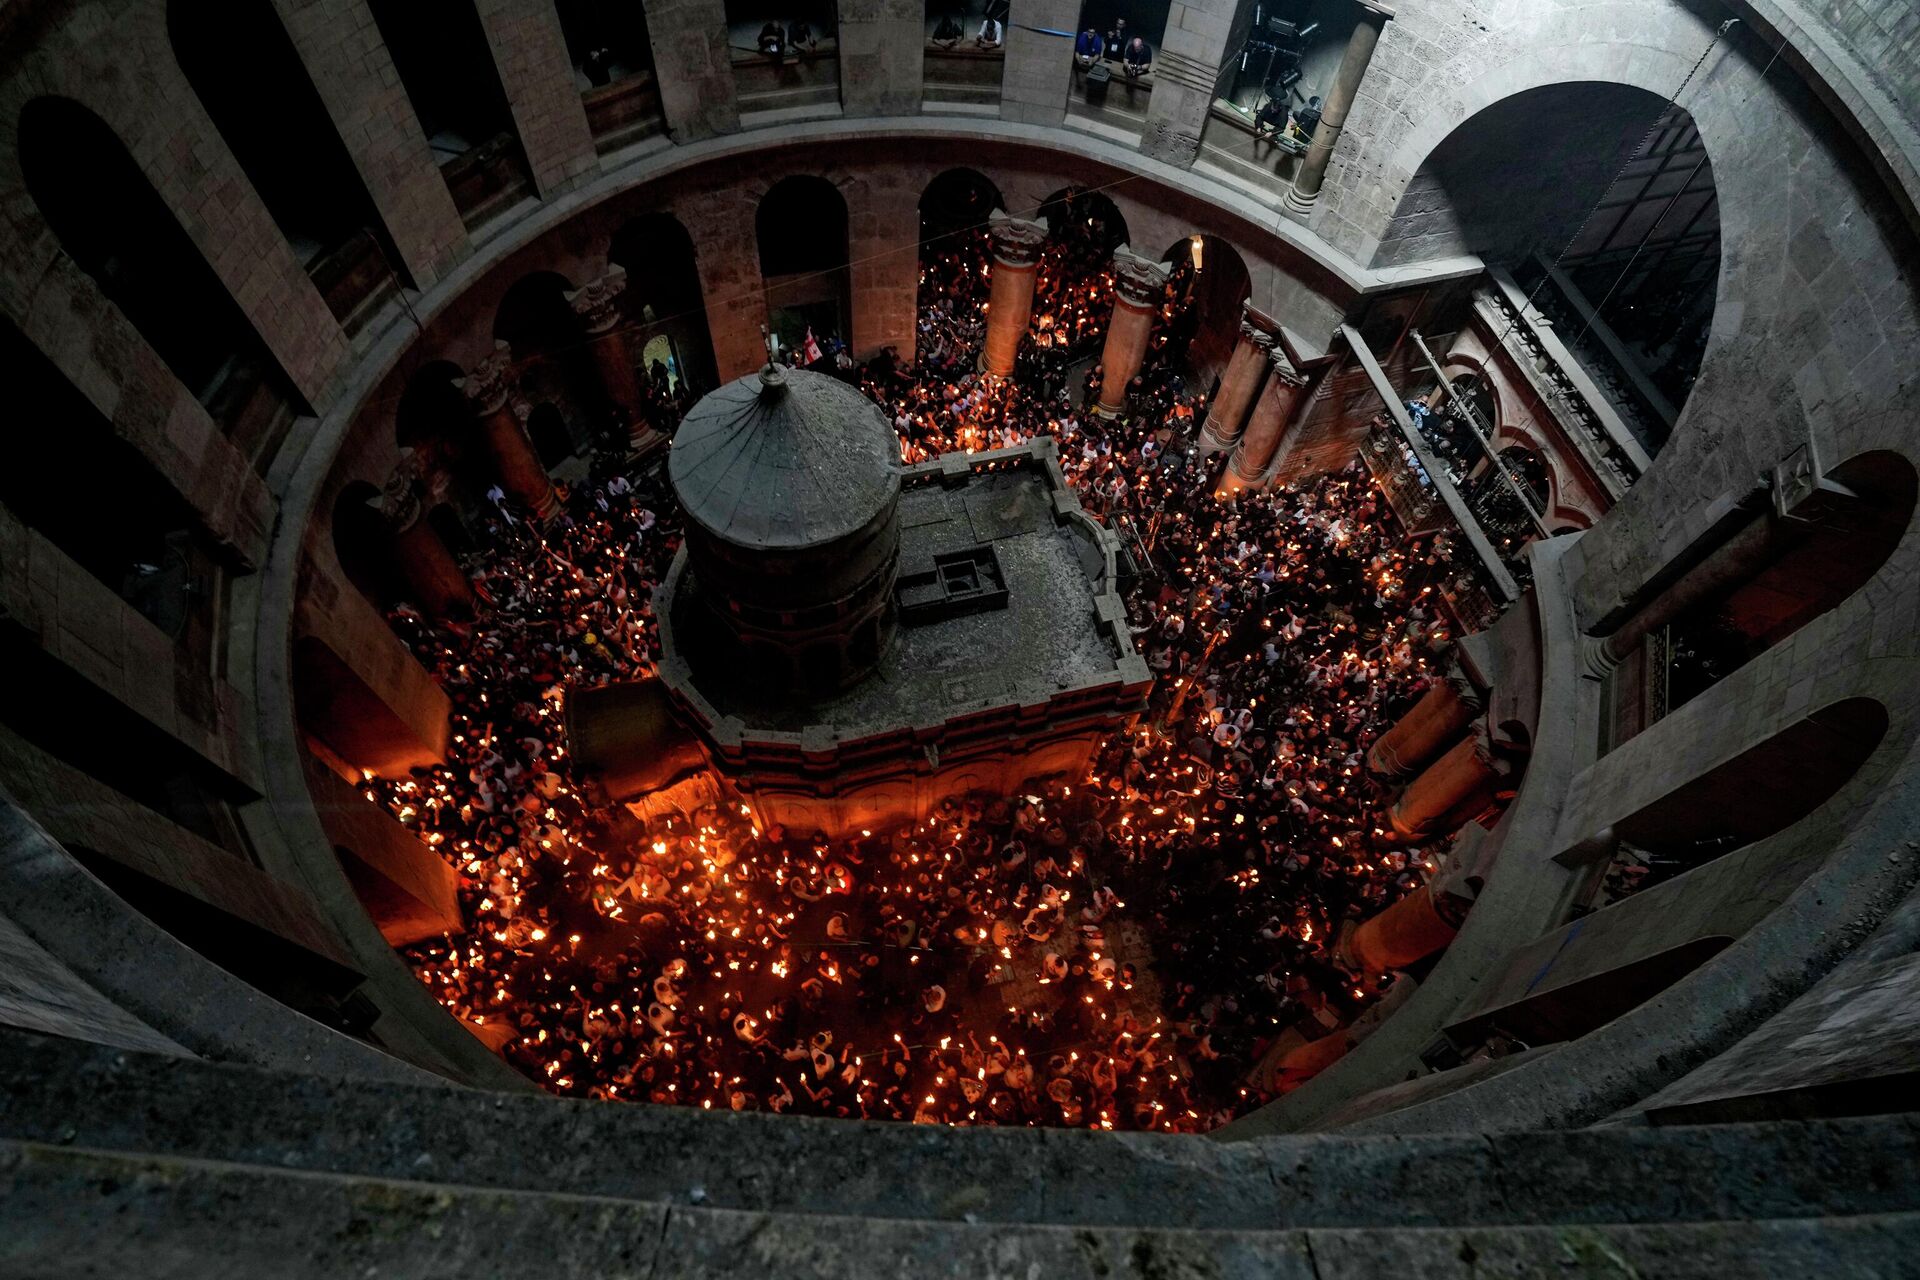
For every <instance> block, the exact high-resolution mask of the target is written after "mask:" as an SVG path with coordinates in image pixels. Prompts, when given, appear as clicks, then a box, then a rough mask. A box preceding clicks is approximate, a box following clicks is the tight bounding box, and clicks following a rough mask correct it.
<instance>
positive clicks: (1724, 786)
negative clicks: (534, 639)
mask: <svg viewBox="0 0 1920 1280" xmlns="http://www.w3.org/2000/svg"><path fill="white" fill-rule="evenodd" d="M1888 728H1889V717H1888V714H1887V709H1886V707H1885V706H1884V705H1883V704H1882V703H1881V702H1880V701H1879V700H1878V699H1877V698H1873V697H1851V698H1845V699H1842V700H1840V701H1838V702H1835V703H1831V704H1829V705H1827V706H1824V707H1821V708H1820V709H1818V710H1816V711H1813V712H1811V713H1809V714H1807V715H1805V716H1804V717H1800V718H1797V719H1792V720H1789V721H1788V722H1787V723H1785V724H1782V725H1780V726H1778V727H1777V728H1776V729H1775V730H1774V731H1773V732H1772V733H1769V734H1768V735H1766V736H1765V737H1764V738H1762V739H1761V740H1760V741H1758V742H1755V743H1752V744H1751V745H1749V746H1746V747H1745V748H1744V749H1742V750H1739V751H1737V752H1736V753H1734V754H1732V755H1730V756H1728V757H1726V758H1725V759H1722V760H1721V761H1719V762H1718V763H1716V764H1714V765H1712V766H1711V767H1709V768H1706V769H1703V770H1701V771H1699V772H1697V773H1695V774H1694V775H1693V776H1691V777H1687V778H1685V780H1683V781H1679V782H1676V783H1673V784H1671V785H1657V786H1652V787H1647V786H1642V787H1641V788H1639V789H1638V790H1637V791H1636V792H1635V793H1634V795H1633V797H1632V798H1631V799H1627V800H1626V801H1625V804H1626V805H1627V806H1629V809H1628V812H1627V813H1626V814H1625V816H1623V817H1619V818H1617V819H1614V820H1612V821H1610V822H1609V823H1608V824H1607V826H1606V827H1605V829H1604V830H1603V831H1600V832H1598V833H1595V834H1593V835H1590V836H1588V837H1586V838H1584V839H1583V844H1589V845H1591V844H1600V845H1603V846H1604V847H1605V848H1607V849H1608V850H1609V856H1607V857H1606V858H1604V859H1602V860H1600V861H1598V862H1595V863H1594V864H1593V866H1592V868H1591V870H1590V872H1589V874H1588V876H1587V878H1586V882H1585V888H1584V896H1585V899H1586V901H1587V903H1589V904H1591V903H1593V902H1594V901H1595V899H1596V898H1603V897H1604V896H1605V895H1607V894H1609V893H1610V892H1611V893H1614V894H1616V895H1617V896H1613V897H1612V898H1611V900H1610V901H1605V902H1604V905H1601V906H1600V907H1599V909H1598V910H1595V911H1592V912H1591V914H1587V915H1584V916H1582V917H1581V918H1580V919H1578V920H1575V921H1573V922H1572V923H1571V924H1568V925H1564V926H1562V927H1560V928H1558V929H1555V930H1552V931H1550V932H1549V933H1547V934H1545V935H1543V936H1542V937H1541V938H1539V939H1536V940H1535V941H1533V942H1532V943H1529V944H1527V945H1526V946H1524V947H1521V948H1519V949H1517V950H1516V951H1515V952H1514V953H1513V954H1512V955H1511V956H1510V957H1509V958H1508V960H1507V962H1506V963H1505V964H1504V965H1503V966H1502V970H1501V974H1500V976H1498V977H1496V979H1495V980H1494V981H1493V982H1492V983H1491V984H1490V985H1489V988H1488V990H1489V995H1488V997H1487V998H1486V999H1485V1000H1484V1001H1483V1002H1482V1003H1481V1004H1480V1005H1479V1006H1478V1007H1476V1008H1475V1009H1474V1010H1472V1011H1471V1012H1469V1013H1467V1014H1466V1015H1465V1016H1464V1017H1462V1018H1460V1019H1459V1020H1458V1021H1456V1022H1455V1023H1454V1024H1453V1025H1451V1026H1450V1027H1449V1028H1448V1034H1449V1035H1450V1036H1451V1037H1454V1038H1455V1039H1456V1040H1457V1041H1461V1042H1465V1041H1468V1040H1471V1039H1473V1038H1475V1037H1477V1036H1481V1035H1484V1034H1486V1033H1487V1032H1489V1031H1493V1030H1498V1031H1499V1032H1501V1033H1504V1034H1507V1035H1511V1036H1514V1037H1516V1038H1517V1039H1519V1040H1520V1041H1521V1042H1522V1043H1525V1044H1529V1045H1537V1044H1543V1043H1554V1042H1560V1041H1566V1040H1572V1039H1577V1038H1578V1037H1580V1036H1582V1035H1584V1034H1586V1033H1587V1032H1589V1031H1592V1030H1594V1029H1596V1028H1598V1027H1600V1026H1602V1025H1604V1024H1606V1023H1608V1022H1611V1021H1613V1020H1614V1019H1615V1018H1618V1017H1620V1016H1621V1015H1623V1014H1626V1013H1628V1012H1630V1011H1632V1010H1633V1009H1636V1008H1638V1007H1639V1006H1641V1005H1643V1004H1645V1003H1647V1002H1648V1001H1650V1000H1652V999H1653V998H1654V997H1656V996H1658V995H1660V994H1661V993H1662V992H1664V991H1665V990H1667V989H1668V988H1669V987H1671V986H1673V985H1674V984H1676V983H1678V982H1680V981H1681V980H1682V979H1684V978H1685V977H1687V976H1688V975H1689V974H1690V973H1692V972H1694V971H1695V970H1696V969H1699V968H1700V967H1702V966H1703V965H1705V964H1706V963H1707V962H1708V961H1709V960H1711V959H1713V957H1714V956H1716V955H1718V954H1719V953H1720V952H1721V951H1723V950H1724V949H1726V948H1727V947H1728V946H1730V945H1732V944H1733V943H1734V942H1735V941H1737V940H1738V939H1739V938H1740V937H1741V936H1743V935H1744V934H1745V933H1746V932H1747V931H1748V930H1750V929H1752V928H1753V927H1755V926H1756V925H1758V924H1759V923H1760V921H1761V920H1762V919H1763V918H1764V917H1765V915H1767V914H1768V913H1769V912H1770V911H1771V910H1772V908H1773V907H1774V906H1775V905H1777V904H1778V903H1779V902H1782V901H1784V900H1785V899H1786V898H1787V897H1788V896H1789V895H1790V894H1791V893H1792V891H1793V889H1794V887H1795V886H1797V885H1798V884H1800V883H1802V882H1803V881H1805V880H1807V879H1808V878H1809V877H1810V876H1812V875H1813V874H1814V873H1815V872H1816V871H1817V870H1818V866H1819V864H1818V861H1817V860H1809V859H1807V858H1804V857H1801V858H1792V857H1787V858H1785V859H1782V858H1781V857H1780V856H1779V855H1778V854H1774V855H1773V856H1772V857H1771V858H1769V856H1768V847H1767V843H1766V842H1769V841H1774V840H1776V838H1777V839H1778V840H1779V841H1781V842H1784V843H1786V844H1787V846H1788V851H1789V852H1790V842H1791V839H1792V834H1793V832H1794V830H1795V828H1797V827H1798V826H1799V825H1800V824H1801V823H1803V822H1805V821H1807V820H1808V819H1809V818H1810V817H1811V816H1812V815H1814V814H1815V813H1816V812H1817V811H1819V810H1820V809H1822V808H1823V807H1825V806H1827V805H1828V804H1830V803H1833V802H1835V800H1836V798H1837V797H1839V796H1840V795H1841V793H1842V792H1843V791H1845V790H1846V789H1847V787H1848V784H1849V783H1851V782H1852V781H1853V780H1854V778H1855V777H1856V775H1858V774H1859V773H1860V771H1861V770H1862V768H1863V767H1865V766H1866V765H1867V762H1868V761H1869V760H1870V759H1872V758H1873V757H1874V755H1875V753H1876V752H1878V751H1879V749H1880V746H1881V744H1882V743H1883V742H1884V741H1885V739H1886V737H1887V732H1888ZM1586 798H1587V799H1589V800H1590V799H1591V797H1586ZM1586 812H1591V813H1601V812H1604V810H1603V809H1602V808H1601V807H1600V806H1597V805H1590V806H1589V810H1587V811H1583V814H1581V815H1576V817H1575V821H1576V824H1577V823H1578V822H1579V819H1580V818H1581V817H1583V816H1585V813H1586ZM1596 820H1597V819H1596ZM1586 825H1591V821H1589V822H1588V823H1587V824H1586ZM1574 829H1578V827H1577V826H1576V827H1575V828H1574ZM1563 856H1566V855H1563ZM1756 857H1757V858H1759V859H1760V861H1753V859H1754V858H1756ZM1741 862H1753V865H1752V866H1744V867H1743V866H1742V865H1740V864H1741ZM1768 862H1772V863H1774V864H1777V865H1773V866H1772V867H1771V871H1770V873H1769V874H1767V875H1765V876H1764V877H1763V876H1760V875H1758V871H1759V869H1760V867H1761V866H1762V865H1764V864H1766V863H1768ZM1743 871H1744V872H1745V873H1746V876H1745V877H1743V876H1742V875H1741V874H1740V873H1741V872H1743ZM1747 877H1751V878H1752V879H1754V880H1756V881H1759V882H1761V883H1762V884H1763V885H1764V888H1763V889H1762V888H1761V887H1760V885H1758V884H1756V885H1754V886H1749V889H1748V891H1747V892H1745V893H1742V892H1741V891H1740V888H1739V882H1740V881H1741V880H1742V879H1743V878H1747ZM1628 880H1631V884H1630V885H1629V884H1627V883H1626V882H1627V881H1628ZM1643 894H1644V895H1646V896H1645V897H1642V896H1641V895H1643ZM1690 898H1691V899H1694V901H1693V903H1692V904H1691V905H1690V906H1689V905H1686V904H1687V903H1688V901H1689V899H1690Z"/></svg>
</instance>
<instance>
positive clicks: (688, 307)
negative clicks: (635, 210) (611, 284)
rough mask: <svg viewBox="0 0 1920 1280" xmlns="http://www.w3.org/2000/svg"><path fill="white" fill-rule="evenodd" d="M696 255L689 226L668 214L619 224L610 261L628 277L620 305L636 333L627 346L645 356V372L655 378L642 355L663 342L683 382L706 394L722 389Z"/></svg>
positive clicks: (646, 215)
mask: <svg viewBox="0 0 1920 1280" xmlns="http://www.w3.org/2000/svg"><path fill="white" fill-rule="evenodd" d="M698 255H699V251H698V249H697V247H696V246H695V245H694V242H693V236H692V235H691V234H690V233H689V232H688V231H687V228H686V224H685V223H683V222H681V221H680V219H679V218H676V217H675V216H674V215H673V214H671V213H668V212H666V211H664V210H654V211H651V212H647V213H642V214H638V215H636V216H635V217H632V218H629V219H628V220H627V221H625V222H623V223H621V224H620V226H619V227H618V228H617V229H616V230H615V231H614V233H613V238H612V240H611V242H610V243H609V244H608V247H607V261H608V262H609V263H611V264H612V265H614V266H617V267H623V268H625V270H626V273H627V289H626V292H625V293H623V294H621V295H620V302H619V305H620V308H621V313H622V314H623V315H624V316H625V317H626V320H627V322H628V323H629V324H631V325H633V326H634V328H635V330H636V332H635V333H634V334H633V336H632V338H631V339H630V340H629V343H628V346H629V348H630V349H631V350H634V351H638V352H641V353H643V355H642V365H641V372H642V373H643V374H645V375H648V376H649V377H650V376H651V373H652V371H651V367H650V365H649V364H648V362H647V361H646V360H645V357H644V352H645V350H646V348H647V347H648V345H649V344H650V343H652V342H653V341H654V340H655V339H656V338H661V337H664V338H666V339H667V340H668V341H669V343H670V345H671V347H672V350H673V353H674V354H675V355H676V356H677V357H678V358H679V360H680V365H681V367H680V369H679V370H678V372H679V375H680V377H681V378H682V379H684V380H685V381H686V382H687V383H688V384H689V385H690V386H691V387H693V388H695V389H699V390H707V389H710V388H712V387H716V386H718V385H719V383H720V373H719V366H718V363H717V361H716V359H715V357H714V351H713V333H712V331H711V330H710V329H709V328H708V326H707V308H706V293H705V289H704V287H703V286H702V284H701V282H700V264H699V256H698ZM670 372H671V371H670Z"/></svg>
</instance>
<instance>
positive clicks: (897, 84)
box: [836, 0, 927, 116]
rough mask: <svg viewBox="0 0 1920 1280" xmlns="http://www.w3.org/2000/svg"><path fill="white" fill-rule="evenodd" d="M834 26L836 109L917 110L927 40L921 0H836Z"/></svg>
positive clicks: (857, 112) (871, 112) (868, 112)
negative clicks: (837, 69) (837, 51)
mask: <svg viewBox="0 0 1920 1280" xmlns="http://www.w3.org/2000/svg"><path fill="white" fill-rule="evenodd" d="M836 30H837V32H838V42H839V49H840V106H841V110H842V113H843V114H845V115H847V116H905V115H914V114H917V113H918V112H919V110H920V82H921V68H922V66H923V65H924V64H925V62H926V45H927V27H926V6H925V5H924V4H922V3H921V0H840V3H839V23H838V26H837V28H836Z"/></svg>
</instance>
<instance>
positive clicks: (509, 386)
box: [458, 342, 560, 521]
mask: <svg viewBox="0 0 1920 1280" xmlns="http://www.w3.org/2000/svg"><path fill="white" fill-rule="evenodd" d="M493 346H494V351H493V354H492V355H490V356H488V357H487V358H486V359H485V360H482V361H481V362H480V363H479V364H478V365H477V366H475V368H474V370H473V372H472V373H471V374H469V375H468V376H466V377H464V378H461V379H460V380H459V383H458V385H459V387H460V389H461V390H462V391H464V392H466V395H467V399H468V400H469V401H470V402H471V403H472V404H473V412H474V416H475V418H477V419H478V420H479V423H480V439H481V441H482V443H483V444H485V446H486V449H487V455H488V456H489V457H490V458H492V460H493V470H494V475H495V476H496V477H497V478H498V479H499V481H500V487H501V489H503V490H505V491H506V494H507V496H508V497H510V498H512V499H513V500H514V501H515V502H517V503H519V504H520V505H521V506H523V507H526V508H528V509H529V510H531V511H532V512H533V514H534V516H535V517H536V518H538V519H540V520H542V521H545V520H551V519H553V517H554V516H555V514H557V513H558V512H559V510H560V499H559V497H558V496H557V495H555V493H554V491H553V481H552V479H551V478H550V477H548V475H547V469H546V467H545V466H544V465H542V464H541V462H540V455H539V453H537V452H536V451H535V450H534V447H533V440H532V438H531V437H529V436H528V435H527V416H528V415H529V414H530V413H532V411H533V410H532V406H530V405H528V404H527V403H526V402H524V401H515V400H514V399H513V395H512V391H513V359H512V352H511V351H509V350H508V348H507V344H506V343H504V342H496V343H494V344H493Z"/></svg>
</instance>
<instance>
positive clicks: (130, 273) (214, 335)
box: [19, 97, 304, 452]
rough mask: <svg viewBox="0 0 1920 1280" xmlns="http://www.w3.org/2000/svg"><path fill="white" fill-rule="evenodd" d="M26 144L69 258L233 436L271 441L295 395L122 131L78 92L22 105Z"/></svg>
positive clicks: (49, 219)
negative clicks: (79, 99)
mask: <svg viewBox="0 0 1920 1280" xmlns="http://www.w3.org/2000/svg"><path fill="white" fill-rule="evenodd" d="M19 149H20V167H21V172H22V176H23V178H24V179H25V183H26V188H27V192H28V194H29V195H30V196H31V197H32V199H33V202H34V205H35V206H36V208H37V209H38V210H39V212H40V215H41V217H42V218H44V219H45V220H46V223H47V226H48V228H49V229H50V230H51V231H52V233H53V235H54V237H55V238H56V239H57V240H58V241H59V244H60V246H61V248H62V249H63V250H64V251H65V252H66V254H67V256H68V257H69V258H70V259H72V261H73V262H74V264H75V265H76V266H78V267H79V268H80V270H81V271H83V272H85V273H86V274H87V275H88V276H89V277H91V278H92V279H93V281H94V283H95V284H96V285H97V286H98V287H99V289H100V292H101V294H102V295H103V296H104V297H105V298H106V299H107V301H109V302H111V303H113V304H114V306H115V307H117V308H118V309H119V310H120V312H121V314H122V315H124V316H125V317H126V318H127V320H128V322H129V323H131V324H132V325H133V327H134V329H135V330H136V331H137V332H138V333H139V334H140V336H141V338H143V339H144V340H145V341H146V343H147V345H148V346H150V347H151V348H152V349H153V351H154V353H155V354H156V355H158V356H159V357H160V359H161V361H162V362H163V363H164V364H165V365H166V366H167V368H168V370H169V371H170V372H171V373H172V374H173V376H174V377H175V378H176V379H177V380H178V381H179V382H180V383H181V385H182V386H184V387H185V388H186V389H187V390H188V392H189V393H190V394H192V395H193V396H194V398H195V399H196V400H198V401H199V402H200V404H201V405H202V406H204V407H205V408H206V409H207V411H208V413H210V414H211V415H212V416H213V418H214V419H215V421H217V422H219V423H220V424H221V426H222V427H223V428H224V429H225V430H226V432H227V433H228V435H229V436H231V437H233V438H234V439H235V440H236V442H237V443H243V444H245V445H247V446H249V447H250V450H251V451H254V452H258V451H259V450H260V449H262V448H264V447H266V442H267V441H268V440H270V438H271V437H272V435H273V433H274V431H275V427H276V421H275V420H276V419H278V418H279V417H280V416H281V415H282V413H284V412H286V411H287V410H288V409H289V407H290V406H291V405H293V404H296V403H298V397H297V393H296V392H295V391H294V389H293V387H292V385H291V384H290V383H289V382H288V381H287V379H286V376H285V375H284V374H283V373H282V372H281V370H280V368H279V366H278V365H277V364H276V363H275V361H274V359H273V356H272V355H271V354H270V353H269V352H268V350H267V347H266V344H265V343H264V342H263V341H262V340H261V338H260V335H259V333H258V332H257V331H256V330H255V329H254V327H253V324H252V322H251V321H250V320H249V319H248V317H247V316H246V314H245V313H244V312H243V311H242V310H241V308H240V307H239V305H238V304H237V303H236V302H235V301H234V298H233V296H232V295H231V294H230V293H229V292H228V291H227V288H226V286H225V284H224V283H223V282H222V281H221V279H220V278H219V276H218V275H217V274H216V273H215V271H214V270H213V268H212V266H211V265H210V264H209V262H208V261H207V259H206V258H205V257H203V256H202V254H201V252H200V249H199V247H198V246H197V245H196V244H195V243H194V241H193V239H192V237H191V236H189V235H188V234H187V232H186V230H185V228H184V227H183V226H182V224H181V223H180V222H179V220H178V219H177V218H176V217H175V216H174V213H173V211H172V209H170V208H169V207H168V205H167V203H166V201H165V200H163V199H162V198H161V195H160V193H159V191H157V190H156V189H155V188H154V186H153V184H152V183H151V182H150V181H149V179H148V177H147V175H146V173H145V171H144V170H143V169H142V168H141V167H140V165H139V164H138V163H137V162H136V161H135V160H134V157H133V154H132V152H131V151H130V150H129V149H128V147H127V145H126V144H125V143H124V142H122V141H121V139H120V137H119V135H118V134H117V133H115V132H114V130H113V128H112V127H111V126H110V125H108V124H107V122H106V121H105V120H103V119H102V118H101V117H100V116H99V115H98V114H96V113H95V112H94V111H92V110H91V109H90V108H88V107H86V106H84V105H82V104H81V103H79V102H76V101H74V100H73V99H71V98H63V97H39V98H35V99H33V100H32V101H30V102H28V103H27V104H26V106H25V107H24V108H23V109H22V110H21V112H20V127H19ZM300 407H302V408H304V405H302V406H300Z"/></svg>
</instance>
